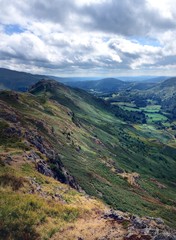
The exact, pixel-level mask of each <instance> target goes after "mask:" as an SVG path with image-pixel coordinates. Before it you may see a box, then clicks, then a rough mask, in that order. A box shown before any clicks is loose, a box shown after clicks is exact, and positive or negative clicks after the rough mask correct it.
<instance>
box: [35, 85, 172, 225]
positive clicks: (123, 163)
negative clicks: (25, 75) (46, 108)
mask: <svg viewBox="0 0 176 240" xmlns="http://www.w3.org/2000/svg"><path fill="white" fill-rule="evenodd" d="M31 93H33V94H37V95H38V96H39V97H41V98H42V99H45V100H46V99H48V98H49V99H51V100H54V101H56V102H57V103H59V104H62V105H64V106H66V107H68V108H69V109H70V110H71V111H70V110H69V112H68V115H70V118H71V119H72V121H73V123H74V124H75V126H76V129H75V130H76V132H74V134H73V135H72V133H71V132H73V129H72V128H70V127H69V125H67V126H65V127H66V136H67V135H68V141H69V144H70V146H72V148H74V147H75V145H76V149H77V150H76V154H75V152H74V151H72V150H71V149H70V150H69V151H68V145H67V146H63V155H64V164H65V165H66V167H67V168H68V169H69V170H70V172H71V174H72V175H73V176H74V177H75V178H76V180H77V182H79V183H80V185H81V187H82V188H83V189H84V190H85V191H86V192H87V193H89V194H91V195H94V196H97V197H100V198H102V199H103V200H104V201H106V202H107V203H109V204H111V205H112V206H113V207H116V208H118V209H121V210H125V211H126V210H128V211H132V212H134V213H141V214H146V213H147V214H152V215H153V214H154V215H155V214H156V215H157V214H158V215H160V216H161V215H163V216H164V217H165V218H167V220H168V222H169V221H171V222H172V221H173V219H174V215H173V214H172V213H170V214H171V215H168V217H167V216H166V215H167V214H166V213H165V210H164V209H163V207H164V205H165V204H166V205H171V206H173V205H174V197H175V194H176V193H175V190H174V185H173V182H175V180H176V179H175V171H174V169H175V164H176V163H175V153H176V149H175V148H172V147H171V146H169V142H170V141H172V140H173V139H172V137H171V136H170V135H169V134H167V133H166V132H162V131H161V132H160V133H157V134H156V135H154V136H150V135H146V133H145V132H143V131H140V130H139V131H137V130H136V128H134V127H133V126H132V125H129V123H128V124H126V123H125V122H123V121H121V120H119V119H118V117H115V116H114V114H112V112H110V111H109V110H108V108H107V107H106V106H105V105H104V103H103V102H102V101H101V100H98V99H96V98H94V97H92V96H91V95H89V94H88V93H86V92H84V91H81V90H78V89H77V90H75V89H69V88H66V87H65V86H63V85H61V84H58V83H55V82H48V81H45V82H39V83H38V84H36V85H35V86H34V87H33V88H32V90H31ZM68 129H69V130H68ZM67 131H68V132H67ZM123 172H126V173H128V172H129V173H134V172H137V173H139V175H140V177H139V179H137V180H136V181H138V182H139V185H140V188H136V186H131V185H130V184H129V183H128V182H127V181H126V179H127V178H126V176H125V177H123V175H122V174H121V173H123ZM151 178H154V179H156V181H158V182H160V183H161V184H162V183H163V184H166V188H165V189H164V190H163V189H160V188H158V186H157V184H154V183H153V181H151V180H150V179H151ZM127 180H128V179H127ZM167 195H169V196H170V198H169V199H168V200H167ZM158 198H159V199H158ZM136 202H138V204H137V205H136ZM154 206H155V208H156V211H155V212H153V207H154ZM164 208H165V207H164ZM166 209H167V212H169V211H170V210H169V209H172V207H171V208H170V207H167V206H166ZM171 212H172V211H171Z"/></svg>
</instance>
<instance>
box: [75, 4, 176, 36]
mask: <svg viewBox="0 0 176 240" xmlns="http://www.w3.org/2000/svg"><path fill="white" fill-rule="evenodd" d="M80 14H83V15H87V16H88V17H89V18H90V21H89V23H87V24H86V27H87V28H89V29H91V30H98V31H105V32H110V33H115V34H121V35H126V36H131V35H134V36H139V35H147V34H148V33H149V32H151V31H153V30H156V29H157V30H158V31H162V30H168V29H173V28H175V27H176V23H175V21H174V19H173V20H172V19H170V18H165V17H163V16H162V15H161V14H160V12H159V11H158V10H156V9H152V8H149V6H148V5H147V1H146V0H143V1H141V0H123V1H121V0H110V1H107V2H106V1H105V2H102V3H101V4H100V3H97V4H93V5H86V6H83V7H82V8H81V10H80Z"/></svg>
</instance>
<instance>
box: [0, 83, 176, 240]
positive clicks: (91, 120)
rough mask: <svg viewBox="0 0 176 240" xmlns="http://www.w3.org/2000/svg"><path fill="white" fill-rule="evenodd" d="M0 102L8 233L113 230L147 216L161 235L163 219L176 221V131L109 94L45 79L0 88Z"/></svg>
mask: <svg viewBox="0 0 176 240" xmlns="http://www.w3.org/2000/svg"><path fill="white" fill-rule="evenodd" d="M0 105H1V107H0V133H1V134H0V153H1V155H0V156H1V160H0V164H1V165H0V169H1V171H0V180H1V189H0V191H1V194H0V196H1V198H0V201H1V205H0V206H1V215H0V222H2V224H1V225H0V233H1V236H6V237H4V238H3V239H9V233H11V234H12V237H11V238H12V239H25V238H26V239H40V238H42V239H46V238H47V237H48V239H50V238H51V239H53V240H54V239H64V237H65V239H75V237H74V234H75V236H77V238H76V239H78V238H83V239H84V238H85V239H86V236H87V239H101V238H102V237H105V239H107V237H106V236H108V235H109V237H110V239H113V238H115V236H116V237H117V235H115V234H117V232H118V231H122V236H124V237H126V236H127V235H128V234H129V233H134V234H139V235H140V234H144V233H142V231H143V230H141V229H142V228H141V226H142V225H141V224H149V223H151V224H153V225H152V226H153V229H154V230H153V231H155V233H154V234H155V235H154V236H156V235H157V231H159V230H157V229H159V228H158V226H159V225H157V224H156V225H155V224H154V223H152V221H154V220H155V219H158V218H163V219H164V221H165V224H168V225H170V226H171V227H176V225H175V223H176V214H175V197H176V191H175V184H176V176H175V169H176V158H175V156H176V149H175V147H174V146H173V145H172V144H171V143H172V142H173V135H172V134H171V132H170V133H168V132H167V131H165V129H162V130H157V129H155V128H153V130H152V132H151V131H150V129H149V130H147V129H146V128H145V125H144V126H143V125H140V124H137V125H136V124H133V123H130V122H126V121H124V120H122V119H121V118H119V117H118V114H114V112H113V111H112V109H111V107H110V105H108V104H107V103H106V102H104V101H103V100H101V99H98V98H96V97H94V96H92V95H91V94H89V93H87V92H85V91H83V90H79V89H72V88H69V87H66V86H64V85H63V84H60V83H58V82H55V81H49V80H43V81H39V82H38V83H36V84H35V85H33V86H32V87H31V88H30V92H28V93H17V92H13V91H1V92H0ZM173 133H174V132H173ZM64 184H67V185H64ZM74 189H75V190H74ZM85 193H86V194H88V195H89V196H91V197H88V196H87V195H85ZM92 197H94V198H92ZM95 198H96V199H100V200H101V201H103V202H104V203H100V202H99V201H98V200H95ZM4 199H5V200H4ZM104 204H108V205H109V206H110V207H111V208H113V209H116V210H117V209H118V210H120V211H122V212H118V214H119V215H120V217H119V216H118V215H117V213H116V215H114V213H113V214H112V213H108V214H107V213H106V211H110V210H108V207H107V206H105V205H104ZM124 212H126V213H124ZM130 214H131V217H130ZM134 214H135V215H138V216H144V218H142V219H141V218H140V217H137V216H136V217H135V216H134ZM9 215H10V216H11V217H9ZM125 216H126V217H125ZM145 216H151V217H153V218H146V217H145ZM103 219H104V220H106V221H107V222H106V221H104V220H103ZM114 219H115V220H114ZM135 219H136V220H135ZM147 219H148V220H147ZM152 219H154V220H152ZM114 221H115V222H114ZM156 221H158V223H159V224H161V225H162V224H163V221H162V220H156ZM105 222H106V224H105ZM113 222H114V223H113ZM136 222H138V223H136ZM101 224H102V225H101ZM113 224H115V226H116V227H115V228H113ZM90 226H91V229H93V231H94V233H93V232H91V231H90ZM101 226H102V229H101ZM105 226H106V227H105ZM130 226H131V228H130ZM138 226H139V227H138ZM146 226H148V225H146ZM152 226H150V227H149V226H148V227H145V229H146V233H145V235H148V233H147V229H149V228H152ZM162 226H163V225H162ZM133 227H134V228H133ZM70 228H71V229H72V231H70ZM156 228H157V229H156ZM17 229H19V230H17ZM113 229H114V230H113ZM163 229H164V230H163V231H165V229H166V228H165V227H163ZM140 231H141V232H140ZM167 231H170V230H167ZM2 234H3V235H2ZM15 234H17V235H15ZM25 234H26V235H25ZM55 234H56V235H55ZM81 234H82V235H81ZM91 234H93V235H91ZM94 234H95V236H94ZM97 234H99V235H97ZM14 236H15V237H14ZM7 237H8V238H7ZM52 237H53V238H52ZM136 237H137V236H136Z"/></svg>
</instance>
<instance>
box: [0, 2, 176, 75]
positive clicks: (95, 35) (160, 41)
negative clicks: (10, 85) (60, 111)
mask: <svg viewBox="0 0 176 240" xmlns="http://www.w3.org/2000/svg"><path fill="white" fill-rule="evenodd" d="M0 6H1V14H0V38H1V41H0V60H1V61H0V67H9V68H13V69H17V70H24V69H25V70H28V71H33V72H37V73H42V72H43V73H48V74H50V73H54V74H58V75H59V74H63V73H64V72H65V74H67V73H68V74H69V73H72V74H73V73H74V74H80V73H81V74H82V73H85V75H86V74H87V73H89V72H93V73H95V74H98V73H102V72H103V73H105V74H109V72H111V73H113V74H114V73H115V74H118V73H119V72H120V73H124V75H125V74H126V73H129V72H130V71H131V72H133V70H136V73H137V74H138V73H139V72H141V71H144V70H145V71H146V70H147V69H148V70H149V71H153V72H155V73H156V72H158V73H159V71H160V72H161V70H162V69H167V71H168V69H169V68H170V69H171V72H172V73H173V74H176V72H175V71H176V70H174V67H173V66H174V65H175V61H176V59H175V58H174V55H175V54H176V43H175V37H176V27H175V26H176V25H175V21H174V20H175V13H176V11H175V10H176V6H175V0H159V1H153V0H146V1H145V0H144V1H141V0H123V2H122V1H120V0H72V1H71V0H67V1H65V0H53V1H52V2H49V1H48V0H38V1H37V0H31V1H28V0H13V1H12V0H9V1H8V4H7V1H6V0H0ZM9 25H10V26H11V25H12V26H14V27H13V28H12V29H11V28H10V30H8V31H7V27H8V26H9ZM18 27H19V28H20V29H22V30H20V31H17V28H18ZM152 69H153V70H152ZM139 70H140V71H139ZM155 70H156V71H155ZM93 73H92V74H93Z"/></svg>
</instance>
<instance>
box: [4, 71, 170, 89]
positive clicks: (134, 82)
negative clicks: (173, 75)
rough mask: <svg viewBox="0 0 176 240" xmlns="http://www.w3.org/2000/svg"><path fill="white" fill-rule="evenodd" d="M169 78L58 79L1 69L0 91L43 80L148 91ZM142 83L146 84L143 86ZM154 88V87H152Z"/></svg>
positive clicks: (83, 85)
mask: <svg viewBox="0 0 176 240" xmlns="http://www.w3.org/2000/svg"><path fill="white" fill-rule="evenodd" d="M167 78H168V77H162V76H161V77H152V76H150V77H147V76H142V77H119V79H117V78H105V79H101V78H100V77H57V76H49V75H38V74H31V73H26V72H19V71H15V70H9V69H5V68H0V89H11V90H16V91H26V90H27V89H28V88H29V86H31V85H32V84H35V83H37V82H38V81H39V80H42V79H54V80H56V81H58V82H62V83H64V84H67V85H69V86H72V87H77V88H82V89H85V90H88V91H89V90H90V89H91V90H92V89H93V90H94V91H103V92H104V91H108V92H112V91H118V90H122V89H127V88H134V87H135V88H137V89H141V88H142V89H143V88H144V89H147V88H149V87H150V86H151V85H152V84H153V83H158V82H161V81H163V80H165V79H167ZM141 83H146V85H143V84H141ZM152 86H153V85H152Z"/></svg>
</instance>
